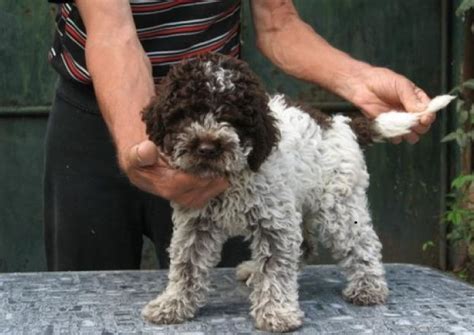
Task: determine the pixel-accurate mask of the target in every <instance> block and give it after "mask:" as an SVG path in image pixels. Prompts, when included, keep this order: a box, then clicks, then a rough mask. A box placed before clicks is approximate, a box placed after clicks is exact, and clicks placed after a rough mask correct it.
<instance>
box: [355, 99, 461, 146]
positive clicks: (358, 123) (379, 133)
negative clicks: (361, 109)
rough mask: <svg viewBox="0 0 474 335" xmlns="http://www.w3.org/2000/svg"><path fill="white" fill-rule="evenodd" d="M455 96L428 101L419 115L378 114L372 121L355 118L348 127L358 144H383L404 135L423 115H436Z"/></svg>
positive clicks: (399, 113)
mask: <svg viewBox="0 0 474 335" xmlns="http://www.w3.org/2000/svg"><path fill="white" fill-rule="evenodd" d="M455 98H456V97H455V96H451V95H440V96H437V97H436V98H434V99H433V100H431V101H430V103H429V104H428V107H427V108H426V109H425V110H424V111H423V112H420V113H406V112H396V111H390V112H386V113H382V114H380V115H379V116H378V117H377V118H375V119H374V120H369V119H367V118H365V117H355V118H353V119H352V121H351V123H350V125H351V128H352V130H353V131H354V133H355V134H356V135H357V139H358V141H359V143H360V144H362V145H367V144H371V143H373V142H383V140H384V139H387V138H393V137H397V136H402V135H406V134H408V133H410V132H411V130H410V129H411V128H412V127H413V126H415V125H416V124H417V123H418V120H419V119H420V117H422V116H423V115H426V114H429V113H436V112H437V111H439V110H440V109H443V108H444V107H446V106H447V105H448V104H449V103H450V102H451V101H452V100H453V99H455Z"/></svg>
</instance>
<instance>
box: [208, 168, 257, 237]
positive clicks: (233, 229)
mask: <svg viewBox="0 0 474 335" xmlns="http://www.w3.org/2000/svg"><path fill="white" fill-rule="evenodd" d="M230 182H231V187H229V189H228V190H226V191H225V192H224V193H223V194H222V195H221V196H219V197H218V198H216V199H214V200H212V201H211V202H210V204H209V207H208V208H207V211H206V212H207V213H206V214H207V216H209V217H210V218H211V219H212V221H213V222H214V224H216V225H217V226H219V227H220V228H221V229H222V230H223V231H225V232H226V234H228V235H229V236H236V235H247V234H248V233H249V232H250V227H251V225H252V224H255V222H256V220H257V218H258V211H259V208H261V204H260V202H261V200H260V198H261V196H260V193H259V190H258V188H257V187H256V186H255V185H254V184H253V183H252V182H251V180H250V176H249V175H242V176H238V177H233V178H231V180H230Z"/></svg>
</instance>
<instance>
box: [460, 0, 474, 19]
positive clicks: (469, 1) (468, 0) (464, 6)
mask: <svg viewBox="0 0 474 335" xmlns="http://www.w3.org/2000/svg"><path fill="white" fill-rule="evenodd" d="M470 9H474V0H463V2H461V5H460V6H459V8H458V9H457V10H456V15H458V16H464V14H466V12H467V11H468V10H470Z"/></svg>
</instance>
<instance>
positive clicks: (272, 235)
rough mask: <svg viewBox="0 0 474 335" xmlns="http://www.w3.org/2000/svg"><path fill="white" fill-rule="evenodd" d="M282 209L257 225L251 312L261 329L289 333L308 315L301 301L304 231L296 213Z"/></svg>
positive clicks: (254, 245)
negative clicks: (300, 273)
mask: <svg viewBox="0 0 474 335" xmlns="http://www.w3.org/2000/svg"><path fill="white" fill-rule="evenodd" d="M278 212H279V213H275V215H274V218H273V219H265V220H261V221H260V222H259V224H258V225H256V226H255V227H254V231H253V241H252V245H251V248H252V254H253V260H254V266H255V272H254V273H253V274H252V277H251V279H250V281H251V285H252V286H253V292H252V293H251V294H250V300H251V303H252V306H251V312H250V314H251V315H252V316H253V317H254V319H255V324H256V327H257V328H259V329H261V330H266V331H273V332H286V331H290V330H293V329H296V328H299V327H300V326H301V324H302V319H303V316H304V314H303V312H302V311H301V310H300V307H299V304H298V282H297V276H298V263H299V256H300V254H301V251H300V248H301V242H302V234H301V229H300V227H299V222H298V220H297V219H296V217H295V216H294V215H290V216H287V215H284V213H281V211H278ZM282 214H283V215H284V216H281V215H282Z"/></svg>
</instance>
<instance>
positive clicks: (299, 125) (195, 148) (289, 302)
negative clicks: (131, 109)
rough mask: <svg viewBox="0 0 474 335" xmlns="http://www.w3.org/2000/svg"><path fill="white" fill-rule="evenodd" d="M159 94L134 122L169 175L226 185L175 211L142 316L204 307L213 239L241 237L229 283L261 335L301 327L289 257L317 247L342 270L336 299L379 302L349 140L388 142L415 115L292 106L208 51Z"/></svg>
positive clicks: (360, 166)
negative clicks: (240, 255) (216, 179)
mask: <svg viewBox="0 0 474 335" xmlns="http://www.w3.org/2000/svg"><path fill="white" fill-rule="evenodd" d="M158 92H159V95H158V97H157V98H156V100H155V101H153V102H152V104H151V105H150V106H149V107H148V108H147V109H146V110H145V111H144V114H143V120H144V121H145V123H146V125H147V132H148V135H149V137H150V139H151V140H152V141H153V142H155V143H156V144H157V145H158V146H159V148H160V149H161V150H162V151H163V153H165V154H166V155H167V156H168V158H169V160H170V163H171V164H172V165H173V166H174V167H175V168H177V169H180V170H183V171H186V172H189V173H192V174H195V175H200V176H225V177H227V178H228V180H229V181H230V184H231V186H230V188H229V189H227V190H226V191H225V192H224V193H223V194H222V195H220V196H219V197H217V198H215V199H213V200H211V201H210V202H209V203H208V204H207V205H206V207H205V208H202V209H188V208H183V207H180V206H179V205H177V204H173V207H174V213H173V221H174V231H173V238H172V241H171V246H170V249H169V251H170V257H171V265H170V271H169V283H168V286H167V288H166V290H165V291H164V292H163V293H162V294H161V295H159V296H158V297H157V298H156V299H154V300H153V301H151V302H150V303H149V304H148V305H147V306H146V307H145V308H144V310H143V316H144V317H145V318H146V319H147V320H149V321H151V322H154V323H158V324H168V323H178V322H183V321H184V320H186V319H189V318H192V317H193V316H194V315H195V313H196V310H197V309H198V308H199V307H200V306H203V304H204V303H205V300H206V295H207V293H208V290H209V271H210V270H211V268H212V267H214V266H215V265H216V264H217V263H218V262H219V259H220V255H221V249H222V245H223V243H224V242H225V241H226V239H227V238H229V237H231V236H236V235H245V236H247V237H248V238H249V239H251V250H252V260H250V261H248V262H245V263H243V264H241V265H240V266H239V267H238V268H237V276H238V278H239V279H241V280H244V281H246V283H247V284H248V285H249V286H251V287H252V293H251V294H250V300H251V313H250V314H251V315H252V316H253V318H254V319H255V324H256V327H257V328H259V329H262V330H268V331H277V332H284V331H289V330H292V329H295V328H297V327H299V326H301V324H302V319H303V312H302V311H301V309H300V307H299V304H298V284H297V275H298V268H299V260H300V258H301V256H303V253H311V252H312V251H314V249H315V246H316V241H317V240H318V241H321V242H322V243H323V244H324V245H325V246H327V247H328V248H329V249H330V250H332V253H333V255H334V257H335V258H336V259H337V260H339V261H340V265H341V266H342V268H343V269H344V271H345V274H346V276H347V281H348V283H347V287H346V288H345V289H344V291H343V296H344V297H345V299H347V300H348V301H350V302H352V303H355V304H359V305H373V304H381V303H384V302H385V300H386V299H387V294H388V290H387V284H386V281H385V278H384V269H383V266H382V262H381V248H382V246H381V244H380V241H379V239H378V237H377V235H376V234H375V232H374V229H373V227H372V223H371V218H370V214H369V210H368V204H367V195H366V190H367V187H368V185H369V175H368V173H367V169H366V164H365V161H364V156H363V153H362V151H361V148H360V146H359V144H358V141H357V138H356V134H358V137H359V139H360V140H362V141H364V142H370V141H371V140H373V139H377V138H379V139H380V138H383V137H392V136H397V135H400V134H403V133H407V132H408V131H409V128H410V127H411V126H412V125H413V124H414V123H415V122H416V117H414V119H413V117H412V116H407V117H408V118H412V119H410V120H411V121H410V120H407V119H406V118H402V119H400V117H399V116H400V115H395V114H401V113H395V114H394V115H395V117H393V115H392V118H390V117H388V119H387V117H386V116H384V118H381V119H379V118H378V119H376V120H375V121H373V122H371V121H368V120H366V119H363V118H362V119H356V120H352V121H351V120H350V119H349V118H347V117H345V116H342V115H336V116H334V117H330V116H327V115H325V114H322V113H319V112H317V111H309V110H303V109H301V108H299V107H296V106H290V105H289V104H288V103H287V102H286V101H285V99H284V98H283V97H282V96H275V97H273V98H270V97H269V96H267V94H266V93H265V91H264V89H263V87H262V85H261V83H260V82H259V80H258V78H257V77H256V76H255V74H253V73H252V71H251V70H250V69H249V67H248V66H247V65H246V64H245V63H244V62H242V61H239V60H236V59H234V58H230V57H226V56H222V55H217V54H209V55H206V56H202V57H200V58H198V59H195V60H190V61H186V62H184V63H181V64H179V65H177V66H175V67H174V68H172V69H171V70H170V72H169V74H168V75H167V77H166V78H164V80H163V82H162V84H161V86H160V88H159V90H158ZM387 114H393V113H387ZM403 114H405V115H408V113H403ZM394 119H395V122H393V120H394Z"/></svg>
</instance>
